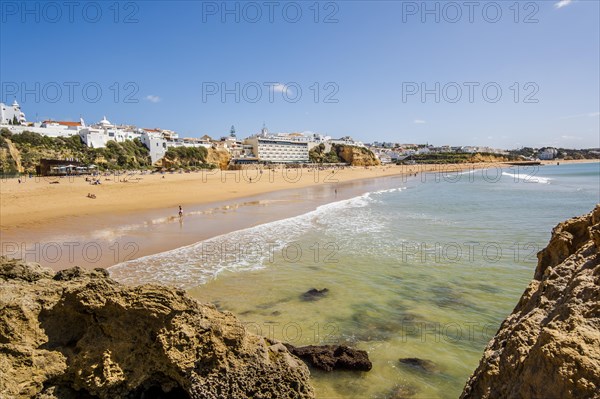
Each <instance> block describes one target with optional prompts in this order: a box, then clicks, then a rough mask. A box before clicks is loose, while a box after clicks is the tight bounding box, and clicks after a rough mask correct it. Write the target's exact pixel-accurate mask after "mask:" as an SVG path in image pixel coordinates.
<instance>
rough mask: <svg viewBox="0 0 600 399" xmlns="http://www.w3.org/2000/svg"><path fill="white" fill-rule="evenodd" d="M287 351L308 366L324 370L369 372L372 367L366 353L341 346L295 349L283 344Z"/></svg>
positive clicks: (312, 346)
mask: <svg viewBox="0 0 600 399" xmlns="http://www.w3.org/2000/svg"><path fill="white" fill-rule="evenodd" d="M285 346H286V347H287V348H288V350H289V351H290V352H291V353H292V354H294V355H295V356H298V357H299V358H300V359H302V360H304V361H305V362H306V363H307V364H308V365H309V366H312V367H315V368H318V369H321V370H325V371H333V370H354V371H369V370H371V368H372V367H373V365H372V364H371V361H370V360H369V355H368V354H367V352H365V351H362V350H358V349H352V348H349V347H347V346H343V345H339V346H338V345H322V346H315V345H309V346H302V347H295V346H292V345H289V344H285Z"/></svg>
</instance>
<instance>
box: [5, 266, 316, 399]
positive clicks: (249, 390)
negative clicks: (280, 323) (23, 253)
mask: <svg viewBox="0 0 600 399" xmlns="http://www.w3.org/2000/svg"><path fill="white" fill-rule="evenodd" d="M0 309H2V311H1V312H0V398H5V397H6V398H30V397H35V396H36V395H37V396H38V397H39V398H48V399H49V398H58V397H60V398H63V399H66V398H68V397H69V395H70V394H73V395H74V396H73V397H74V398H75V397H76V398H85V397H91V396H92V395H93V397H96V398H100V399H109V398H110V399H112V398H129V397H131V398H134V397H135V398H140V397H165V398H169V397H180V398H183V399H185V398H194V399H195V398H202V399H205V398H208V399H213V398H215V399H216V398H236V399H237V398H240V399H241V398H244V399H245V398H299V399H305V398H307V399H308V398H313V397H314V394H313V390H312V388H311V387H310V385H309V382H308V379H309V371H308V368H307V367H306V365H305V364H304V363H303V362H302V361H300V360H299V359H298V358H296V357H294V356H293V355H291V354H290V353H289V351H288V350H287V349H286V348H285V347H284V346H283V345H282V344H280V343H277V342H273V341H270V340H268V339H266V338H263V337H260V336H257V335H254V334H250V333H248V332H247V331H246V330H245V329H244V326H243V324H242V323H241V322H239V321H238V320H237V319H236V318H235V317H234V316H233V315H232V314H230V313H226V312H225V313H222V312H219V311H217V310H216V309H215V307H214V306H210V305H203V304H200V303H198V302H197V301H195V300H193V299H191V298H188V297H187V296H186V295H185V293H184V292H182V291H178V290H174V289H171V288H166V287H161V286H157V285H143V286H138V287H128V286H123V285H120V284H118V283H117V282H115V281H113V280H111V279H110V278H109V277H107V276H106V273H105V271H100V270H95V271H87V270H84V269H79V268H77V269H71V270H70V271H63V272H60V273H56V274H55V273H53V272H52V271H49V270H45V269H42V268H40V267H39V265H36V264H28V263H24V262H20V261H9V260H7V259H5V258H0Z"/></svg>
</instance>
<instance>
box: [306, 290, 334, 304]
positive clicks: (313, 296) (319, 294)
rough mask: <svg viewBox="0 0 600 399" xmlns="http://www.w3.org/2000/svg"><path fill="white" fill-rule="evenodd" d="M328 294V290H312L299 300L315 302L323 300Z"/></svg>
mask: <svg viewBox="0 0 600 399" xmlns="http://www.w3.org/2000/svg"><path fill="white" fill-rule="evenodd" d="M328 292H329V290H328V289H327V288H323V289H322V290H318V289H316V288H312V289H310V290H308V291H306V292H305V293H304V294H302V296H301V298H302V300H303V301H317V300H319V299H321V298H324V297H325V296H326V295H327V293H328Z"/></svg>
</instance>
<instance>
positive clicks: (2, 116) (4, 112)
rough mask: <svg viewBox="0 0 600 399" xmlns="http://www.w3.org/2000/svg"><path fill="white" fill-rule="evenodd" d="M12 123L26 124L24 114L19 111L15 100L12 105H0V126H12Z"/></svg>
mask: <svg viewBox="0 0 600 399" xmlns="http://www.w3.org/2000/svg"><path fill="white" fill-rule="evenodd" d="M14 121H17V122H19V123H25V122H27V119H25V114H24V113H23V112H22V111H21V106H20V105H19V103H17V100H15V102H14V103H13V104H12V105H6V104H4V103H0V125H8V124H13V122H14Z"/></svg>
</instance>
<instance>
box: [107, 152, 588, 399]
mask: <svg viewBox="0 0 600 399" xmlns="http://www.w3.org/2000/svg"><path fill="white" fill-rule="evenodd" d="M330 190H335V195H334V197H333V198H331V199H330V200H329V201H327V203H321V202H319V201H313V202H315V206H314V207H312V208H311V206H310V204H311V203H312V202H311V201H307V202H305V203H304V205H303V206H304V207H305V208H303V209H305V210H306V211H305V212H303V213H302V214H299V215H295V216H292V217H287V218H283V219H281V220H277V221H271V222H268V223H263V224H258V225H256V226H253V227H249V228H245V229H242V230H237V231H233V232H229V233H226V234H222V235H219V236H216V237H212V238H209V239H205V240H202V241H200V242H197V243H194V244H192V245H187V246H185V247H182V248H178V249H175V250H170V251H167V252H163V253H159V254H154V255H150V256H145V257H142V258H139V259H136V260H132V261H129V262H125V263H121V264H118V265H116V266H113V267H112V268H110V269H109V270H110V272H111V274H112V276H113V277H114V278H116V279H117V280H120V281H122V282H124V283H129V284H134V283H135V284H137V283H144V282H160V283H163V284H168V285H172V286H177V287H180V288H184V289H186V290H187V291H188V293H189V294H190V295H191V296H192V297H194V298H197V299H198V300H200V301H202V302H211V303H214V304H215V305H216V306H217V307H218V308H219V309H221V310H226V311H231V312H233V313H234V314H235V315H237V316H238V317H239V318H240V320H241V321H242V322H243V323H244V324H245V325H246V328H247V329H248V331H251V332H254V333H257V334H261V335H264V336H267V337H269V338H272V339H275V340H281V341H285V342H289V343H291V344H293V345H299V346H302V345H323V344H335V345H339V344H343V345H349V346H352V347H354V348H358V349H362V350H365V351H367V352H368V354H369V358H370V359H371V361H372V363H373V367H372V370H371V371H369V372H352V371H339V372H330V373H327V372H322V371H318V370H312V371H311V374H312V383H313V385H314V387H315V390H316V393H317V397H318V398H321V399H324V398H345V399H358V398H360V399H363V398H365V399H367V398H368V399H371V398H382V399H383V398H396V397H406V398H457V397H458V396H459V395H460V393H461V391H462V389H463V386H464V384H465V382H466V380H467V379H468V377H469V376H470V375H471V373H472V372H473V370H474V369H475V368H476V367H477V365H478V362H479V359H480V358H481V356H482V354H483V350H484V348H485V346H486V344H487V343H488V342H489V340H490V339H491V337H493V335H494V334H495V333H496V331H497V330H498V328H499V326H500V323H501V322H502V320H503V319H504V318H505V317H506V316H507V315H509V314H510V313H511V311H512V310H513V308H514V307H515V305H516V304H517V302H518V300H519V298H520V296H521V295H522V293H523V291H524V290H525V288H526V287H527V285H528V284H529V282H530V281H531V279H532V277H533V273H534V270H535V267H536V264H537V256H536V254H537V252H538V251H540V250H541V249H543V248H544V247H545V245H546V244H547V243H548V240H549V238H550V233H551V230H552V228H553V227H554V226H555V225H556V224H558V223H559V222H561V221H563V220H566V219H568V218H570V217H574V216H579V215H582V214H585V213H587V212H590V211H591V210H592V209H593V208H594V206H595V205H596V204H598V203H600V163H581V164H562V165H552V166H548V165H546V166H527V167H525V166H511V167H506V168H497V167H491V168H486V169H474V168H472V169H469V170H465V171H462V172H446V171H445V170H444V169H443V168H440V170H439V171H437V172H432V173H420V174H417V175H416V176H411V177H387V178H381V179H373V180H372V181H370V182H369V183H368V184H365V183H363V184H362V185H360V186H359V187H353V189H352V190H353V191H352V195H351V196H350V197H344V198H336V197H337V196H338V195H339V196H340V197H342V196H343V194H344V193H345V192H346V191H347V190H350V188H349V187H347V186H344V185H339V186H332V187H330ZM289 206H291V205H289ZM260 209H261V211H263V212H268V209H269V205H267V206H265V207H261V208H260ZM199 217H202V216H201V215H200V216H199ZM309 290H319V291H320V292H319V293H316V294H315V292H314V291H313V294H314V295H310V294H308V293H307V292H308V291H309ZM415 359H418V360H415Z"/></svg>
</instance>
